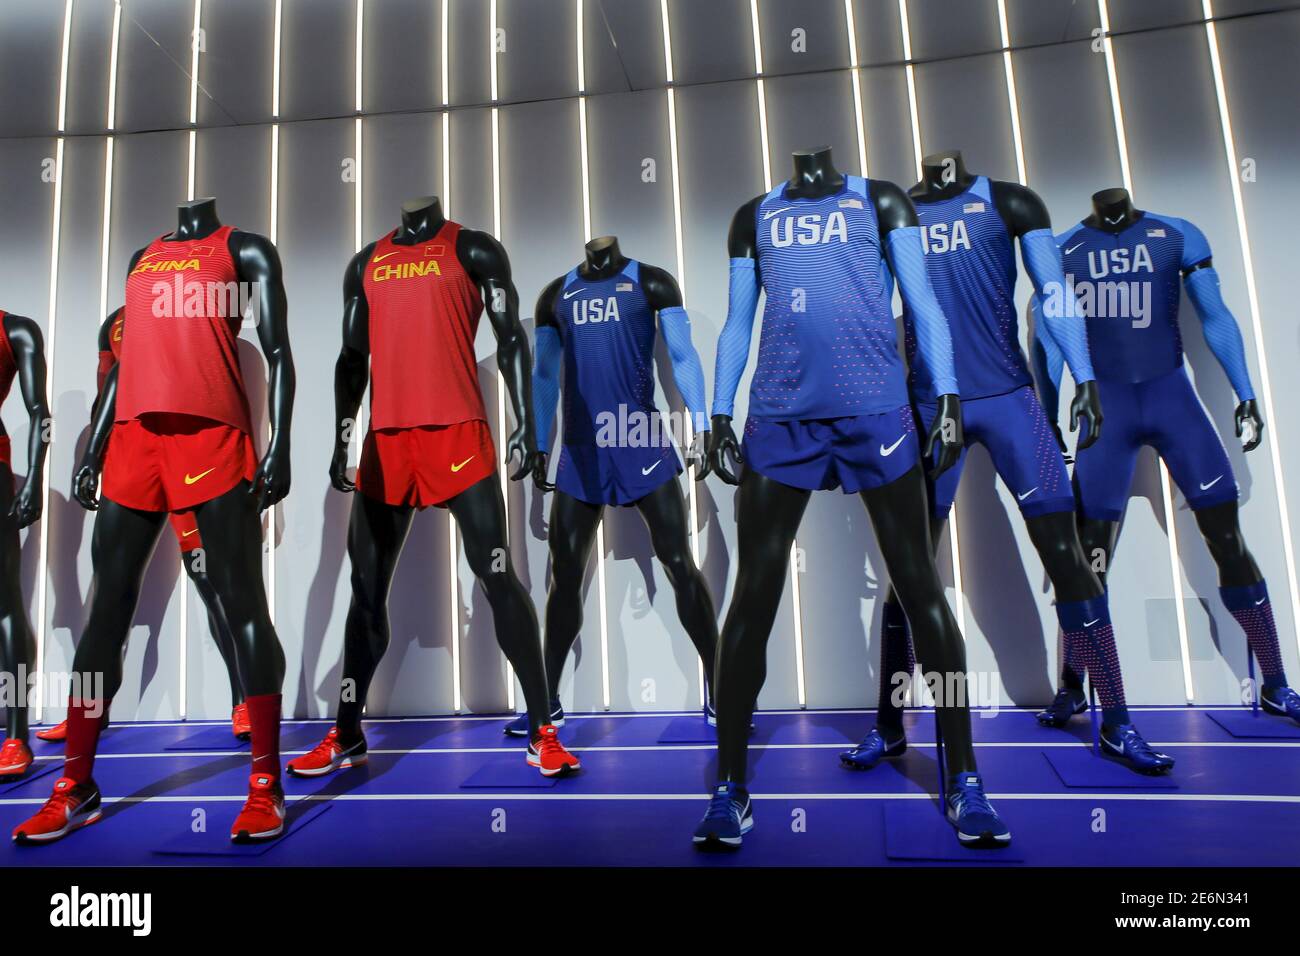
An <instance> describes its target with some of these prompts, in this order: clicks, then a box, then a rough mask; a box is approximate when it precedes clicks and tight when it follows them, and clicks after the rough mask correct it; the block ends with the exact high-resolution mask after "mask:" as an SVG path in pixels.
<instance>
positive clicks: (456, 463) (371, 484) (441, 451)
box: [357, 420, 497, 508]
mask: <svg viewBox="0 0 1300 956" xmlns="http://www.w3.org/2000/svg"><path fill="white" fill-rule="evenodd" d="M496 470H497V453H496V447H495V446H494V445H493V444H492V432H490V431H489V430H488V427H487V422H484V421H481V420H475V421H468V422H457V423H456V424H455V425H426V426H422V427H420V428H386V429H383V430H381V431H371V432H370V433H368V434H367V435H366V441H365V444H364V445H362V447H361V464H360V465H359V466H358V468H357V491H359V492H361V493H362V494H363V495H365V496H366V497H367V498H373V499H375V500H376V501H382V502H384V503H385V504H389V505H408V506H413V507H416V508H427V507H429V505H445V504H446V503H447V502H448V501H449V500H451V499H452V498H455V497H456V496H457V495H458V494H460V493H461V492H462V491H464V490H465V489H466V488H468V487H469V486H470V485H473V484H476V483H477V482H480V481H482V480H483V479H484V478H487V477H488V476H489V475H492V474H494V473H495V472H496Z"/></svg>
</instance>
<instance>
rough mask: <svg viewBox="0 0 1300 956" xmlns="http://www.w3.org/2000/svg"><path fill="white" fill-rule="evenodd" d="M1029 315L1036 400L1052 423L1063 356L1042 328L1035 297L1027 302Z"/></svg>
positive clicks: (1057, 411)
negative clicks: (1036, 385) (1031, 324)
mask: <svg viewBox="0 0 1300 956" xmlns="http://www.w3.org/2000/svg"><path fill="white" fill-rule="evenodd" d="M1029 313H1030V316H1031V317H1032V318H1033V324H1034V347H1033V353H1034V378H1035V379H1036V380H1037V382H1038V400H1039V401H1040V402H1042V404H1043V408H1044V410H1046V412H1047V417H1048V419H1049V420H1050V421H1053V422H1054V421H1056V420H1057V416H1058V415H1059V414H1060V408H1061V374H1062V372H1063V371H1064V369H1065V356H1064V355H1062V354H1061V350H1060V348H1059V347H1058V346H1057V344H1056V340H1055V339H1053V338H1052V336H1051V335H1050V334H1049V333H1048V331H1047V329H1046V328H1045V327H1044V326H1043V314H1042V303H1041V302H1040V301H1039V299H1038V296H1037V295H1035V296H1034V297H1033V298H1032V299H1031V300H1030V302H1029Z"/></svg>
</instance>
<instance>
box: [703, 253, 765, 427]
mask: <svg viewBox="0 0 1300 956" xmlns="http://www.w3.org/2000/svg"><path fill="white" fill-rule="evenodd" d="M755 266H756V263H755V262H754V260H753V259H732V260H731V281H730V285H729V289H728V295H727V321H726V322H724V323H723V325H722V332H721V333H719V335H718V359H717V364H716V365H715V366H714V371H713V414H714V415H727V416H731V415H734V414H735V408H736V389H737V388H739V387H740V376H741V375H743V374H744V373H745V363H746V362H747V361H749V343H750V339H752V338H753V336H754V314H755V312H757V311H758V272H757V271H756V268H755Z"/></svg>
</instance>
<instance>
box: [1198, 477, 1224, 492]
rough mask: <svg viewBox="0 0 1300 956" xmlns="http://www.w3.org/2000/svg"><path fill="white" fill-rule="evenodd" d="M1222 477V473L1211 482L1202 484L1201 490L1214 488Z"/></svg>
mask: <svg viewBox="0 0 1300 956" xmlns="http://www.w3.org/2000/svg"><path fill="white" fill-rule="evenodd" d="M1222 478H1223V476H1222V475H1220V476H1219V477H1218V478H1215V479H1214V480H1213V481H1212V482H1210V483H1209V484H1208V485H1201V490H1202V491H1209V490H1210V489H1211V488H1213V487H1214V486H1215V485H1217V484H1218V483H1219V481H1220V480H1221V479H1222Z"/></svg>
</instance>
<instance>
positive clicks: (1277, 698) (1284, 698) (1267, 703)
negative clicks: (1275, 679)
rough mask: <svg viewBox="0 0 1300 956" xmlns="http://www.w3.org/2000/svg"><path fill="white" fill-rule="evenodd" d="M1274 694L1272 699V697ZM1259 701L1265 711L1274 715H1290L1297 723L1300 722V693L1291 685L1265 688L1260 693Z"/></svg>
mask: <svg viewBox="0 0 1300 956" xmlns="http://www.w3.org/2000/svg"><path fill="white" fill-rule="evenodd" d="M1270 695H1272V699H1270ZM1259 702H1260V704H1262V705H1263V707H1264V713H1266V714H1272V715H1273V716H1274V717H1290V718H1291V719H1292V720H1294V721H1295V722H1296V723H1297V724H1300V694H1297V693H1296V692H1295V691H1293V690H1292V689H1291V688H1290V687H1274V688H1273V689H1272V690H1263V691H1261V692H1260V695H1259Z"/></svg>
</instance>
